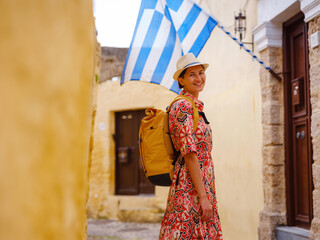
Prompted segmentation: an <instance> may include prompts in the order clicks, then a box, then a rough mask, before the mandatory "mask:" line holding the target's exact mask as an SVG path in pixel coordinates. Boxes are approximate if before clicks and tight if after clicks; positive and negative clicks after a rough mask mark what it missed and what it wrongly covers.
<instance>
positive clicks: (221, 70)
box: [199, 0, 263, 240]
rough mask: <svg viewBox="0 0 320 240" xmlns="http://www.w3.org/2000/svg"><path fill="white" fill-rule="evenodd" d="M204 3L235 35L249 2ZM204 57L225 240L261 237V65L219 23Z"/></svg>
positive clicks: (251, 19) (252, 8) (253, 18)
mask: <svg viewBox="0 0 320 240" xmlns="http://www.w3.org/2000/svg"><path fill="white" fill-rule="evenodd" d="M203 2H206V3H210V5H208V4H204V7H205V8H206V9H207V10H208V11H211V13H212V15H213V16H214V17H216V18H217V19H218V20H219V21H220V22H221V24H222V25H223V26H224V27H226V28H227V30H228V31H230V32H231V33H232V34H234V29H233V28H234V26H233V23H234V13H238V11H239V9H240V8H243V7H244V5H245V2H246V1H244V0H242V1H235V0H229V1H213V0H211V1H203ZM256 7H257V6H256V1H249V3H248V5H247V9H246V15H247V34H246V38H245V39H244V40H243V41H246V42H252V38H251V36H252V33H251V29H252V28H253V27H254V26H255V25H256V22H257V15H256V11H257V10H256ZM228 26H229V27H228ZM247 46H248V48H249V49H251V46H250V45H247ZM199 58H201V59H202V60H205V61H207V62H209V63H210V64H211V66H210V67H209V68H208V70H207V72H206V73H207V85H206V89H205V90H204V92H203V94H201V96H200V98H202V99H203V100H204V102H205V112H206V114H207V115H208V118H209V121H210V122H211V127H212V129H213V145H214V147H213V152H212V154H213V159H214V162H215V173H216V188H217V198H218V207H219V212H220V217H221V221H222V230H223V235H224V239H232V240H243V239H246V240H247V239H248V240H249V239H250V240H256V239H258V230H257V229H258V225H259V212H260V211H261V210H262V208H263V190H262V153H261V146H262V125H261V89H260V82H259V70H260V64H259V63H257V62H254V61H253V60H252V58H251V56H250V55H249V54H248V53H246V52H245V51H244V50H240V47H239V45H237V44H236V43H235V42H234V41H233V40H232V39H230V38H229V37H228V36H227V35H226V34H225V33H224V32H222V30H220V29H219V28H218V27H216V28H215V29H214V30H213V32H212V34H211V37H210V39H209V41H208V42H207V45H206V46H205V48H204V49H203V51H202V52H201V53H200V55H199Z"/></svg>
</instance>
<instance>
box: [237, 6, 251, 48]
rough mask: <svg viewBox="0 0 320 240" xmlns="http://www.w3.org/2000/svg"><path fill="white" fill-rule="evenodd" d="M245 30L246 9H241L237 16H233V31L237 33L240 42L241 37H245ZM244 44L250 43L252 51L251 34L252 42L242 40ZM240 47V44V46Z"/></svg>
mask: <svg viewBox="0 0 320 240" xmlns="http://www.w3.org/2000/svg"><path fill="white" fill-rule="evenodd" d="M246 31H247V17H246V11H243V12H241V10H240V11H239V13H238V16H237V15H235V16H234V32H235V34H236V35H237V33H239V39H240V41H241V42H242V39H243V38H245V37H246ZM242 43H244V44H250V45H251V46H252V52H253V46H254V45H253V35H252V42H242ZM240 48H241V46H240Z"/></svg>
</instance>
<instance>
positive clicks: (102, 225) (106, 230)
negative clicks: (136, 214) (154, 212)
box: [87, 219, 160, 240]
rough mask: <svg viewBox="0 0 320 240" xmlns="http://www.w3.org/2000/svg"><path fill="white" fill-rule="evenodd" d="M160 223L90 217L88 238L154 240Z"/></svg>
mask: <svg viewBox="0 0 320 240" xmlns="http://www.w3.org/2000/svg"><path fill="white" fill-rule="evenodd" d="M159 230H160V223H128V222H119V221H116V220H109V219H88V229H87V234H88V240H107V239H117V240H154V239H158V236H159Z"/></svg>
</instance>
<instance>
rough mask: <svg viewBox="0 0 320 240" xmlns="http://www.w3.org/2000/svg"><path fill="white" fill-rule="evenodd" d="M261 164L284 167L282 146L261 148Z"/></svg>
mask: <svg viewBox="0 0 320 240" xmlns="http://www.w3.org/2000/svg"><path fill="white" fill-rule="evenodd" d="M262 156H263V164H266V165H284V160H285V157H284V146H278V145H276V146H264V147H263V148H262Z"/></svg>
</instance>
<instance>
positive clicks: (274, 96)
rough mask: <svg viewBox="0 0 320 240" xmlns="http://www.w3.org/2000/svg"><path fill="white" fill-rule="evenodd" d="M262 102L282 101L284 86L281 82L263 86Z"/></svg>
mask: <svg viewBox="0 0 320 240" xmlns="http://www.w3.org/2000/svg"><path fill="white" fill-rule="evenodd" d="M261 96H262V103H264V102H270V101H274V102H277V103H281V102H282V87H281V85H280V84H279V83H277V82H275V83H272V84H270V85H267V86H265V87H263V86H261Z"/></svg>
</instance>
